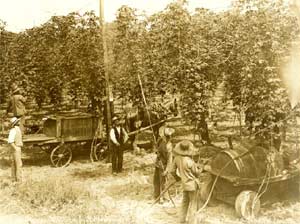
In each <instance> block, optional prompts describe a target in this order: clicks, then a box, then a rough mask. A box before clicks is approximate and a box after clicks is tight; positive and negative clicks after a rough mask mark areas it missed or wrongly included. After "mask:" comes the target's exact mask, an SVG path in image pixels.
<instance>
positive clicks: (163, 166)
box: [153, 127, 175, 202]
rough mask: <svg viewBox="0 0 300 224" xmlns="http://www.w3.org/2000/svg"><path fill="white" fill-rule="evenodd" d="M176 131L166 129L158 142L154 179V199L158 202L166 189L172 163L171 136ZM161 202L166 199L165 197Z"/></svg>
mask: <svg viewBox="0 0 300 224" xmlns="http://www.w3.org/2000/svg"><path fill="white" fill-rule="evenodd" d="M174 132H175V130H174V129H172V128H168V127H166V128H165V129H164V131H163V136H162V137H161V138H160V139H159V140H158V143H157V145H158V147H157V152H156V153H157V157H156V162H155V171H154V177H153V185H154V199H155V200H156V199H157V198H158V197H159V196H160V194H161V192H162V191H163V190H164V188H165V184H166V176H167V172H168V170H169V169H170V166H171V163H172V149H173V146H172V142H171V136H172V134H173V133H174ZM161 199H162V200H161V202H162V201H163V200H164V199H166V198H165V197H164V196H163V197H162V198H161Z"/></svg>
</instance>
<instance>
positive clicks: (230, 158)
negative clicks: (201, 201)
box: [207, 144, 300, 218]
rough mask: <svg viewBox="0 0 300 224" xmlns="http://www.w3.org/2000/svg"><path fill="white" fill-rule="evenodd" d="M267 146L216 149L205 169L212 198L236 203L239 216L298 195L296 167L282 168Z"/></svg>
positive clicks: (244, 145)
mask: <svg viewBox="0 0 300 224" xmlns="http://www.w3.org/2000/svg"><path fill="white" fill-rule="evenodd" d="M281 165H283V164H282V161H281V160H280V158H276V156H274V157H273V160H272V158H270V154H269V149H266V148H264V147H261V146H258V145H255V144H254V145H253V144H252V145H251V144H250V145H249V144H240V145H238V146H236V147H233V149H227V150H223V151H221V152H219V153H218V154H217V155H216V156H215V158H214V159H213V160H212V161H211V163H210V166H209V169H208V170H207V171H208V172H209V173H211V174H212V175H213V176H214V177H215V178H214V179H215V182H214V184H215V185H214V190H213V197H214V198H215V199H218V200H221V201H223V202H226V203H229V204H232V205H234V206H235V209H236V212H237V214H238V215H239V216H240V217H244V218H250V217H253V216H255V215H257V214H258V212H259V209H260V205H261V203H262V204H268V203H271V202H274V201H276V200H280V199H284V198H285V199H286V198H288V196H289V197H293V198H295V197H299V175H300V172H299V169H298V168H297V167H295V166H289V167H281Z"/></svg>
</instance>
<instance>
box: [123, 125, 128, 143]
mask: <svg viewBox="0 0 300 224" xmlns="http://www.w3.org/2000/svg"><path fill="white" fill-rule="evenodd" d="M122 130H123V133H124V143H125V142H127V141H128V138H129V137H128V133H127V131H126V130H125V128H122Z"/></svg>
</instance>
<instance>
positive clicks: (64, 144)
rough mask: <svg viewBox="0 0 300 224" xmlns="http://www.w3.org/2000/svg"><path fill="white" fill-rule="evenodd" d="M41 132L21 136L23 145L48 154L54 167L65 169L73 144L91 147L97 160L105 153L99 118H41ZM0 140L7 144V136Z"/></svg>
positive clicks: (74, 116) (58, 116)
mask: <svg viewBox="0 0 300 224" xmlns="http://www.w3.org/2000/svg"><path fill="white" fill-rule="evenodd" d="M43 120H44V122H43V125H42V133H41V134H29V135H24V136H23V143H24V145H25V147H26V146H30V145H31V146H33V145H35V146H39V147H41V148H42V149H45V151H46V152H51V154H50V160H51V162H52V164H53V165H54V166H55V167H65V166H67V165H68V164H69V163H70V162H71V160H72V149H71V148H72V147H71V146H72V145H73V144H76V143H85V144H88V145H89V146H90V147H89V149H90V150H91V151H90V155H91V157H94V158H95V157H96V158H95V159H98V157H100V155H99V153H102V152H104V151H105V150H106V148H107V147H106V146H105V143H104V139H105V133H104V131H103V126H102V120H101V118H99V117H97V116H94V115H89V114H81V115H56V116H49V117H47V118H45V119H43ZM0 141H2V142H7V137H1V138H0Z"/></svg>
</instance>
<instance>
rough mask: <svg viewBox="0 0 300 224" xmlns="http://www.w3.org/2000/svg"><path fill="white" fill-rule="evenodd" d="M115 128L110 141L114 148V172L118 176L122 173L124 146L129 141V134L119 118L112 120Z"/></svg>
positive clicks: (111, 131) (111, 132)
mask: <svg viewBox="0 0 300 224" xmlns="http://www.w3.org/2000/svg"><path fill="white" fill-rule="evenodd" d="M112 122H113V127H112V129H111V130H110V140H111V143H112V144H111V146H112V147H111V148H112V172H113V174H117V173H120V172H122V168H123V152H124V144H125V143H126V142H127V140H128V134H127V132H126V131H125V129H124V128H123V127H122V126H121V124H120V119H119V118H118V117H116V116H115V117H113V119H112Z"/></svg>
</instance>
